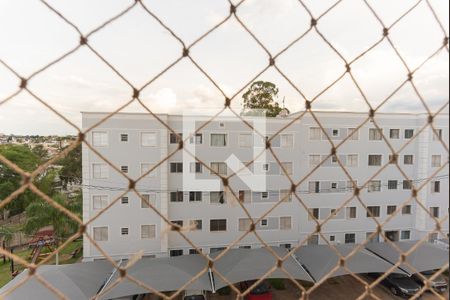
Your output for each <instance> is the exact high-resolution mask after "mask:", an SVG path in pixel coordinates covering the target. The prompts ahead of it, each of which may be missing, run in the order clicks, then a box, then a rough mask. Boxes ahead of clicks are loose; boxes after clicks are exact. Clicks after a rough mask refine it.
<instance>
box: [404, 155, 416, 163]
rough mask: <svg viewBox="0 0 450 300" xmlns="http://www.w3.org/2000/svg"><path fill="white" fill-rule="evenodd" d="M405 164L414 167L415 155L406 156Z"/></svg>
mask: <svg viewBox="0 0 450 300" xmlns="http://www.w3.org/2000/svg"><path fill="white" fill-rule="evenodd" d="M403 164H405V165H412V164H414V155H410V154H408V155H405V156H404V157H403Z"/></svg>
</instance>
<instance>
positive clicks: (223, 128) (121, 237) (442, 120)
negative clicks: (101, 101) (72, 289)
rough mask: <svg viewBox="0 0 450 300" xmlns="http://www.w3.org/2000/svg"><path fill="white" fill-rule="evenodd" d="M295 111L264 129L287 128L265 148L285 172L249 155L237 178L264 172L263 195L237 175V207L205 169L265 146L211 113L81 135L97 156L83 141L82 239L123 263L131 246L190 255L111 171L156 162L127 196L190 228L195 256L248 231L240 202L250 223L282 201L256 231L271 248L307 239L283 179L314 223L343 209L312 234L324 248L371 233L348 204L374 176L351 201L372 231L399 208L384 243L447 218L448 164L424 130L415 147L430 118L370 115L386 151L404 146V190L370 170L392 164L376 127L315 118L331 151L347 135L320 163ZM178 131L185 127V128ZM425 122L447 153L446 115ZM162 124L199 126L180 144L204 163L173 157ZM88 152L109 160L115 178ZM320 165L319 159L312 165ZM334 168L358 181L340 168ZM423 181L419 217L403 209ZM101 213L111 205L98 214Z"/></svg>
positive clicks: (415, 210)
mask: <svg viewBox="0 0 450 300" xmlns="http://www.w3.org/2000/svg"><path fill="white" fill-rule="evenodd" d="M299 114H300V113H295V114H291V115H289V116H287V117H283V118H269V119H267V120H266V121H265V122H264V135H265V136H267V137H272V136H273V135H274V134H275V133H277V132H278V131H279V130H280V129H281V128H284V127H285V126H286V125H287V124H290V125H289V126H288V127H287V128H286V129H284V130H283V131H282V132H281V133H279V134H278V135H276V137H275V138H274V139H273V140H272V142H271V146H272V149H273V152H274V153H275V155H276V157H277V158H278V159H279V161H280V162H281V164H282V166H283V168H284V170H283V169H282V168H280V164H279V163H278V162H277V160H276V158H275V157H274V156H273V155H272V154H271V153H270V152H268V151H266V152H265V157H264V160H261V159H260V158H258V159H257V160H256V161H255V163H253V164H251V165H249V170H246V172H247V175H249V174H250V176H249V177H255V178H256V176H262V177H258V178H264V188H257V189H252V188H251V187H249V183H248V182H247V181H246V180H245V179H243V178H244V177H242V176H233V177H231V178H230V179H229V181H228V185H229V188H230V189H231V190H233V191H234V192H235V195H236V197H237V198H239V201H241V204H239V203H237V201H235V200H233V197H232V196H231V194H230V192H229V191H227V189H225V192H224V187H223V182H222V181H221V180H220V179H219V177H218V176H217V175H216V174H214V173H212V172H211V171H210V170H209V169H208V168H206V167H205V165H206V166H208V167H209V168H211V169H213V170H216V171H217V172H218V173H220V174H222V175H223V176H228V175H231V174H232V173H233V170H232V169H231V167H230V165H227V162H229V161H230V160H229V158H230V156H232V155H234V157H236V158H237V159H238V160H240V161H242V162H244V163H247V162H250V161H252V160H253V159H255V157H256V156H257V154H256V153H259V151H258V149H259V150H260V151H263V149H264V147H265V142H264V139H263V138H262V137H261V136H259V135H258V134H254V132H253V130H252V129H251V128H250V127H249V126H248V125H246V124H245V123H244V122H242V121H241V120H239V119H238V118H236V117H231V116H224V117H221V118H217V119H215V120H213V121H212V122H210V123H208V124H206V125H205V122H206V121H207V120H208V119H209V118H210V117H205V116H182V115H166V114H161V115H158V118H159V120H157V119H156V118H154V117H152V116H150V115H149V114H137V113H120V114H116V115H114V116H112V117H111V118H109V119H107V120H106V121H104V122H102V123H101V124H100V125H99V126H96V127H95V129H93V130H91V131H90V132H89V133H88V134H87V135H86V140H87V142H88V143H90V145H92V147H93V149H95V151H93V150H91V149H89V148H88V147H87V146H86V145H83V218H84V220H85V221H87V220H91V219H93V218H95V220H93V221H92V222H90V223H89V225H88V227H87V232H88V233H89V234H90V236H91V237H92V238H93V239H94V240H95V241H96V243H97V244H98V245H99V246H100V247H101V248H102V249H103V250H104V251H105V252H106V253H108V255H111V256H112V257H113V258H117V259H120V258H127V257H129V256H130V255H131V254H133V253H136V252H138V251H140V250H143V251H144V254H145V255H146V256H168V255H171V256H176V255H183V254H184V255H186V254H191V253H195V251H194V249H192V246H191V245H190V244H189V243H188V242H187V241H186V240H185V239H184V238H183V237H182V236H181V235H180V234H179V233H178V232H176V231H171V230H170V227H168V226H167V224H166V222H164V220H163V219H162V218H161V216H160V215H158V214H157V213H156V212H155V211H154V210H153V209H152V208H149V207H148V205H147V204H146V203H145V201H142V200H141V199H140V198H139V197H138V195H137V194H135V193H134V192H130V193H126V191H127V189H128V186H129V181H128V180H127V179H126V178H125V177H124V176H123V175H122V174H120V172H118V171H117V170H121V171H122V172H124V173H126V174H127V176H129V177H130V178H132V179H134V180H135V179H138V178H139V177H141V175H142V174H145V173H146V172H147V171H148V170H151V169H152V168H155V166H157V168H156V169H154V171H152V172H151V173H150V174H148V175H147V176H145V177H144V178H143V179H142V180H140V181H138V183H137V184H136V190H138V191H139V193H140V194H141V195H142V196H143V197H145V198H146V199H148V200H149V201H150V202H151V203H152V204H153V205H154V206H155V207H156V208H157V209H158V211H159V212H160V213H161V215H162V216H163V217H164V218H167V219H168V220H170V221H171V222H173V223H175V224H179V225H182V226H183V227H188V228H189V229H190V230H186V231H183V234H184V235H185V236H186V237H187V238H189V240H191V241H192V242H193V243H194V244H195V245H197V246H198V247H199V248H201V250H202V251H203V252H204V253H210V252H211V251H215V250H220V249H222V248H224V247H226V246H228V245H230V244H231V243H233V242H234V241H235V240H237V239H239V238H240V237H241V236H242V235H243V234H245V232H246V230H247V229H248V226H249V224H250V220H249V218H248V216H247V215H246V214H245V212H244V210H243V209H242V207H241V205H242V206H244V207H245V208H246V210H247V211H248V212H249V213H250V215H251V216H252V217H253V218H255V219H256V218H259V217H261V216H263V215H264V214H265V213H266V212H267V211H269V210H270V209H271V208H272V207H273V206H274V205H275V204H277V203H278V202H280V199H285V201H283V202H281V203H278V205H277V206H276V207H275V208H274V209H273V210H271V211H270V213H269V214H268V215H267V216H266V217H265V218H264V219H262V220H261V222H259V223H258V224H256V232H257V233H258V235H259V236H260V237H261V238H262V239H264V240H265V241H266V242H267V243H268V244H269V245H276V246H280V245H281V246H285V247H291V246H294V245H297V244H298V243H299V242H301V241H304V240H305V239H306V238H307V237H308V235H309V234H310V233H311V232H313V231H314V230H315V228H316V223H315V221H314V220H313V218H311V216H310V214H309V213H308V211H307V210H306V209H305V207H304V206H303V205H302V204H301V203H300V201H298V199H297V198H296V197H289V196H287V195H288V194H289V191H290V190H291V188H292V183H291V182H290V181H289V179H288V177H287V176H286V175H285V174H284V173H285V172H287V173H288V174H289V177H290V178H292V180H293V182H294V183H298V182H300V181H301V183H300V184H299V185H298V186H297V188H296V193H297V194H298V196H299V197H300V198H301V200H302V201H303V203H304V204H305V205H306V206H307V207H308V208H309V209H310V213H311V214H312V215H314V217H316V218H317V219H318V220H320V221H321V220H324V219H326V218H328V217H329V216H330V214H333V213H334V210H335V209H336V208H338V207H341V206H342V204H343V203H345V206H344V209H342V210H340V211H339V212H338V213H336V214H335V216H334V217H333V218H332V219H331V220H330V221H328V222H327V223H326V224H325V225H323V227H322V228H321V229H322V233H323V235H324V236H325V237H326V238H327V239H329V241H331V242H332V243H341V244H344V243H361V242H363V241H365V240H366V237H367V236H369V235H370V234H372V233H373V232H375V231H376V228H377V226H376V223H375V222H374V220H373V219H372V218H371V217H370V215H369V216H368V214H367V212H366V210H365V209H364V207H363V206H362V204H361V203H360V201H359V200H358V199H357V198H356V197H353V199H351V198H352V196H353V195H354V184H356V185H357V186H362V185H363V184H364V183H366V182H367V181H368V180H369V179H371V178H372V177H374V178H372V180H370V182H368V185H367V186H366V187H365V188H364V189H361V191H360V198H361V199H362V200H363V202H364V204H365V205H367V207H368V209H369V210H370V211H371V212H372V214H373V216H375V217H377V219H378V220H379V222H380V223H383V222H384V221H385V220H386V219H387V218H389V217H390V215H391V214H393V213H394V212H395V211H396V210H397V209H399V212H398V213H397V214H396V216H395V217H394V218H393V219H392V220H390V221H389V222H387V223H386V224H385V225H384V226H383V230H384V232H385V233H386V235H387V236H388V237H389V238H390V239H392V240H415V239H418V238H421V237H424V236H425V235H428V234H429V232H431V231H432V230H433V229H434V228H435V223H434V220H433V219H432V218H431V217H430V215H429V214H428V212H429V213H431V214H432V215H434V216H435V217H437V218H439V219H442V218H444V217H445V216H446V215H447V214H448V207H449V203H448V196H449V190H448V171H449V170H448V165H447V166H446V167H445V168H443V169H442V170H440V171H439V168H441V167H442V166H444V165H445V164H446V163H447V160H448V153H447V151H446V149H445V147H443V145H442V143H441V141H440V140H439V138H438V137H437V136H436V135H435V134H434V133H433V131H432V130H431V129H430V128H429V127H428V128H426V129H425V130H423V131H422V132H421V133H420V134H419V135H418V137H417V138H415V139H413V138H414V137H415V135H416V134H418V133H419V130H420V129H421V128H422V127H423V126H424V125H425V124H426V123H427V122H428V116H427V115H422V114H383V113H379V114H377V116H376V123H377V124H378V125H379V126H380V128H382V130H383V134H384V135H385V136H386V138H387V139H388V141H389V143H390V144H391V145H392V147H393V148H394V150H395V151H397V150H399V149H402V151H401V152H400V155H399V156H398V162H399V165H400V167H401V169H402V171H403V172H404V173H405V174H406V175H407V176H408V177H409V178H411V179H413V182H412V183H411V182H410V181H408V180H405V178H404V176H403V174H402V173H401V172H400V171H399V170H398V169H397V167H396V166H395V165H394V164H389V165H387V166H386V167H385V168H384V169H383V170H382V171H381V172H379V170H380V168H381V167H382V166H384V165H385V164H387V163H388V162H389V160H390V154H391V153H392V150H391V149H390V148H389V147H388V146H387V144H386V143H385V141H383V139H382V138H381V135H380V132H379V131H378V130H377V129H376V127H375V125H374V124H373V123H372V122H370V121H367V122H365V121H366V118H367V114H366V113H344V112H317V113H316V116H317V117H318V119H319V120H320V122H321V125H322V126H323V127H324V128H325V130H326V132H327V134H328V136H329V138H330V139H331V140H332V141H333V142H334V143H335V144H336V145H338V144H339V143H340V142H342V141H343V140H344V139H346V138H348V139H347V140H346V141H345V143H343V144H342V146H339V147H338V149H337V155H336V156H335V157H330V158H328V159H326V158H327V156H328V155H329V154H330V153H331V152H330V151H331V145H330V143H329V141H328V140H327V137H326V135H325V134H324V133H323V132H322V131H321V129H320V128H319V126H318V124H317V123H316V121H315V120H314V119H313V118H312V116H311V115H310V114H309V113H307V114H305V115H304V116H303V117H302V118H301V119H300V120H297V121H295V122H292V121H293V120H294V119H295V118H296V117H298V116H299ZM105 116H107V114H105V113H83V128H85V129H86V128H90V127H91V126H93V125H94V124H97V123H98V122H99V121H100V120H102V119H103V118H104V117H105ZM247 120H248V123H249V124H253V125H254V124H256V123H257V122H259V121H258V120H260V119H258V118H256V117H254V118H251V117H248V119H247ZM162 122H163V123H164V124H166V125H167V127H166V126H165V125H164V124H163V123H162ZM186 124H190V125H189V126H188V127H191V128H186ZM192 124H193V125H192ZM361 124H362V126H361V127H360V128H359V129H358V130H355V128H357V127H359V126H360V125H361ZM255 126H256V125H255ZM434 126H435V128H436V129H437V130H438V132H439V135H440V136H441V138H442V140H443V143H445V144H446V145H448V136H449V132H448V115H442V116H439V117H436V119H435V120H434ZM168 127H169V128H172V129H173V131H174V132H175V133H182V134H183V137H184V138H186V137H188V136H190V135H191V133H192V132H193V131H194V130H193V128H201V130H199V132H198V133H197V134H196V135H195V137H192V138H191V139H189V140H188V141H187V142H186V144H185V146H184V147H185V148H188V147H194V146H195V155H196V157H197V158H198V159H200V160H201V161H202V162H203V163H204V164H205V165H202V164H200V163H195V160H193V158H192V157H190V156H187V155H186V153H185V152H183V150H179V151H177V149H178V147H179V141H178V139H177V136H176V135H175V134H173V133H172V132H171V131H169V130H168ZM189 130H190V131H189ZM349 135H351V136H350V137H348V136H349ZM412 139H413V140H412ZM408 142H409V144H408V145H407V146H406V147H403V146H404V145H405V144H406V143H408ZM189 149H190V148H189ZM95 152H98V153H99V154H101V155H102V156H104V157H105V158H106V159H107V160H108V161H109V162H111V163H112V164H114V166H115V168H116V169H117V170H116V169H115V168H113V167H111V166H110V165H109V164H108V163H106V162H105V161H104V160H102V159H101V158H100V157H99V156H98V155H97V154H96V153H95ZM263 152H264V151H263ZM186 157H189V158H190V160H187V159H186ZM325 159H326V160H325ZM323 160H325V161H324V163H323V164H322V165H320V166H319V167H317V166H318V164H320V163H321V161H323ZM339 161H340V162H341V163H342V164H343V165H345V169H346V170H347V171H348V174H349V175H350V176H351V178H353V179H354V180H355V182H352V181H351V180H350V178H349V177H348V176H347V174H346V173H345V172H344V171H343V170H342V168H341V167H340V165H339ZM315 168H316V170H315V171H314V172H312V173H311V171H312V170H313V169H315ZM234 170H235V169H234ZM249 172H250V173H249ZM241 173H242V172H240V173H239V174H241ZM310 173H311V174H310ZM308 175H309V176H308ZM374 175H375V176H374ZM429 177H432V179H431V180H430V182H429V183H428V184H427V185H426V187H425V188H423V189H422V190H421V191H420V192H419V194H418V199H419V200H420V201H421V203H422V205H423V206H424V207H425V208H426V209H427V211H425V210H424V209H423V208H422V207H421V206H419V205H418V204H417V202H416V201H415V200H414V201H412V202H411V203H409V204H408V205H407V206H405V207H404V208H403V209H400V207H401V206H402V204H403V203H404V202H405V201H406V200H408V199H409V198H410V197H411V194H412V190H411V186H412V185H413V184H414V185H417V186H420V185H421V184H423V183H424V182H425V180H427V179H428V178H429ZM187 179H188V180H187ZM258 180H259V179H258ZM261 180H262V179H261ZM106 207H108V209H107V210H105V211H104V212H103V213H102V214H101V215H99V216H97V214H98V213H99V212H100V211H102V210H103V209H105V208H106ZM442 225H443V226H442V231H443V232H444V233H445V234H447V233H448V221H446V222H445V223H444V224H442ZM429 238H430V239H431V240H436V239H439V238H442V236H441V235H440V234H433V235H430V236H429ZM375 239H376V238H375ZM308 243H309V244H315V243H316V244H317V243H320V244H323V243H325V241H324V240H322V238H319V236H318V235H314V236H312V237H311V238H309V239H308ZM260 246H261V243H260V241H259V240H258V239H257V237H256V236H255V235H254V234H253V233H250V234H248V235H246V236H245V237H244V238H242V239H241V240H240V241H239V242H238V243H237V244H236V247H246V248H248V247H252V248H256V247H260ZM83 250H84V259H85V260H94V259H98V258H101V257H102V254H101V252H100V251H99V250H98V249H97V248H96V247H95V246H94V245H93V244H92V243H90V241H89V240H88V239H86V238H85V239H84V248H83Z"/></svg>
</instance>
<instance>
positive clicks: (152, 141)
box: [141, 132, 156, 147]
mask: <svg viewBox="0 0 450 300" xmlns="http://www.w3.org/2000/svg"><path fill="white" fill-rule="evenodd" d="M141 146H143V147H156V133H155V132H142V133H141Z"/></svg>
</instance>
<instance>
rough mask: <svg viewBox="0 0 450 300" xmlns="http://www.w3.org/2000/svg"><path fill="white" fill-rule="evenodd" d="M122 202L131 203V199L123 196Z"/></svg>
mask: <svg viewBox="0 0 450 300" xmlns="http://www.w3.org/2000/svg"><path fill="white" fill-rule="evenodd" d="M120 202H121V203H122V204H128V203H129V199H128V197H122V199H120Z"/></svg>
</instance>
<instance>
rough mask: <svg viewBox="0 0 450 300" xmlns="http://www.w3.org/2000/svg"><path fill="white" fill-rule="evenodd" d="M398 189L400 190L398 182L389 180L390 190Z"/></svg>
mask: <svg viewBox="0 0 450 300" xmlns="http://www.w3.org/2000/svg"><path fill="white" fill-rule="evenodd" d="M396 189H398V181H397V180H388V190H396Z"/></svg>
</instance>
